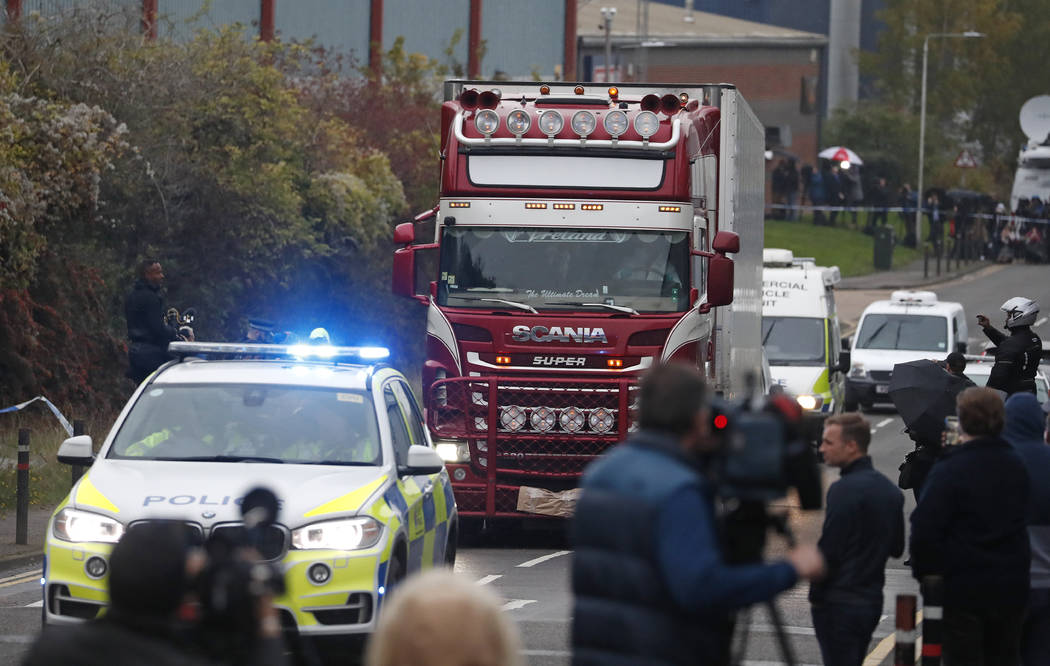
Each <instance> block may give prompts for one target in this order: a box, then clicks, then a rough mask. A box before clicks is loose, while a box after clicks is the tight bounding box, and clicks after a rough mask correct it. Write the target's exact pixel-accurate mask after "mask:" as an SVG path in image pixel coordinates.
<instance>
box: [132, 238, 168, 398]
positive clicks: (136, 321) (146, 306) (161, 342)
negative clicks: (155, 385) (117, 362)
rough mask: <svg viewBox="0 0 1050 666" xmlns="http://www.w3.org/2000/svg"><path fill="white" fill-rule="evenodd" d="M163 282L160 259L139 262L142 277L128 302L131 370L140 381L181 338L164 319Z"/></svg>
mask: <svg viewBox="0 0 1050 666" xmlns="http://www.w3.org/2000/svg"><path fill="white" fill-rule="evenodd" d="M163 284H164V271H163V269H161V266H160V262H159V261H157V260H156V259H146V260H145V261H143V262H142V263H140V264H139V268H138V279H137V280H136V281H135V286H134V287H133V288H132V290H131V293H129V294H128V297H127V300H126V301H125V302H124V315H125V317H126V318H127V321H128V342H129V343H130V344H129V345H128V366H129V367H128V373H127V374H128V377H129V378H131V379H132V380H133V381H134V382H135V384H136V385H137V384H141V383H142V381H143V380H144V379H146V377H149V375H150V373H151V372H153V371H154V370H156V369H157V368H159V367H160V366H162V365H164V364H165V363H166V362H167V361H168V360H170V359H171V356H169V355H168V343H169V342H171V341H172V340H178V339H179V332H178V331H177V330H175V329H174V328H173V327H171V326H169V325H168V324H167V323H166V322H165V320H164V298H163V297H162V296H161V293H160V288H161V285H163Z"/></svg>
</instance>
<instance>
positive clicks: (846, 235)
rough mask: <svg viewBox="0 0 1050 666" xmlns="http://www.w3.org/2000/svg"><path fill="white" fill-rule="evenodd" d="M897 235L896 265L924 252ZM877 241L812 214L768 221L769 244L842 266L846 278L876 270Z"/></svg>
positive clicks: (908, 261) (895, 266) (799, 254)
mask: <svg viewBox="0 0 1050 666" xmlns="http://www.w3.org/2000/svg"><path fill="white" fill-rule="evenodd" d="M861 220H862V221H863V217H862V218H861ZM840 224H841V222H840ZM897 238H898V244H897V245H895V246H894V248H893V267H894V268H901V267H903V266H906V265H907V264H909V263H911V262H912V261H914V260H915V259H917V258H919V257H920V256H921V255H920V254H919V252H918V251H916V250H915V249H914V248H910V247H904V246H903V245H900V244H899V240H900V238H901V237H900V236H899V235H898V236H897ZM874 243H875V241H874V239H873V238H872V237H871V236H868V235H866V234H864V233H861V232H860V231H859V230H857V229H852V228H848V227H842V226H836V227H825V226H820V227H818V226H815V225H814V224H813V221H812V218H811V217H810V216H808V215H806V216H803V217H802V219H801V220H798V221H791V222H789V221H786V220H766V240H765V246H766V247H780V248H786V249H788V250H791V251H792V252H793V253H794V254H795V256H798V257H814V258H815V259H816V260H817V264H818V265H820V266H838V267H839V270H841V271H842V276H843V277H851V276H854V275H865V274H867V273H873V272H875V265H874Z"/></svg>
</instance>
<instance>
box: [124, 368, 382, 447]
mask: <svg viewBox="0 0 1050 666" xmlns="http://www.w3.org/2000/svg"><path fill="white" fill-rule="evenodd" d="M107 457H109V458H125V459H138V460H186V461H203V462H271V463H293V464H294V463H299V464H324V465H378V464H380V462H381V460H382V455H381V449H380V440H379V429H378V426H377V424H376V417H375V409H374V408H373V406H372V400H371V397H370V396H369V394H368V392H365V391H348V390H342V391H336V390H331V389H314V388H305V387H299V386H260V385H230V384H223V385H157V384H155V385H154V387H153V388H151V389H150V390H148V391H146V392H145V393H143V394H142V396H141V397H140V398H139V399H138V401H137V402H136V403H135V405H134V406H133V407H132V408H131V413H130V414H128V418H127V420H126V421H125V422H124V424H123V425H122V426H121V428H120V432H118V433H117V436H116V439H115V440H114V441H113V446H112V447H110V449H109V454H108V456H107Z"/></svg>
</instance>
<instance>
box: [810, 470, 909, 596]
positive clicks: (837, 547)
mask: <svg viewBox="0 0 1050 666" xmlns="http://www.w3.org/2000/svg"><path fill="white" fill-rule="evenodd" d="M818 546H819V547H820V551H821V553H823V554H824V559H825V560H826V561H827V566H828V575H827V577H826V578H824V580H821V581H819V582H814V583H812V584H811V585H810V587H809V600H810V601H811V602H813V603H815V604H819V603H831V604H866V603H875V604H878V605H879V606H880V607H881V606H882V586H883V584H884V583H885V582H886V576H885V569H886V560H887V559H889V558H890V557H891V556H892V557H900V556H901V554H902V553H903V552H904V495H903V494H901V491H900V490H898V489H897V487H896V486H895V485H894V484H893V483H891V482H890V480H889V479H887V478H886V477H885V476H883V475H882V474H881V473H879V472H878V471H877V470H876V469H875V468H874V467H873V466H872V464H871V458H869V457H868V456H864V457H863V458H860V459H859V460H855V461H854V462H853V463H851V464H850V465H849V466H847V467H845V468H844V469H843V470H842V478H840V479H839V480H838V481H836V482H835V483H833V484H831V488H829V489H828V504H827V511H826V512H825V514H824V530H823V532H822V533H821V535H820V542H819V544H818Z"/></svg>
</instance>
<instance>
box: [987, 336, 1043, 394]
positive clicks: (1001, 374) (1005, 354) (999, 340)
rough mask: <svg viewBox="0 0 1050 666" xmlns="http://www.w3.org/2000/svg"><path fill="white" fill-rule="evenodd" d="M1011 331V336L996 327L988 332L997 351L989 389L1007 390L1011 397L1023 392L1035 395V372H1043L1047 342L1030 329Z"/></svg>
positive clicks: (989, 378) (989, 380)
mask: <svg viewBox="0 0 1050 666" xmlns="http://www.w3.org/2000/svg"><path fill="white" fill-rule="evenodd" d="M1009 330H1010V335H1008V336H1007V335H1005V334H1004V333H1003V332H1002V331H1000V330H999V329H997V328H995V327H994V326H989V327H987V328H985V329H984V334H985V335H987V336H988V339H989V340H991V341H992V342H993V343H994V344H995V345H996V348H997V349H996V352H995V365H994V366H993V367H992V374H991V375H989V377H988V384H987V386H988V388H993V389H999V390H1000V391H1006V393H1007V395H1011V394H1014V393H1018V392H1019V391H1028V392H1029V393H1035V373H1036V371H1037V370H1038V369H1039V356H1040V354H1041V353H1042V350H1043V341H1042V340H1040V339H1039V336H1038V335H1036V334H1035V333H1033V332H1032V329H1031V327H1028V326H1018V327H1017V328H1012V329H1009Z"/></svg>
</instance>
